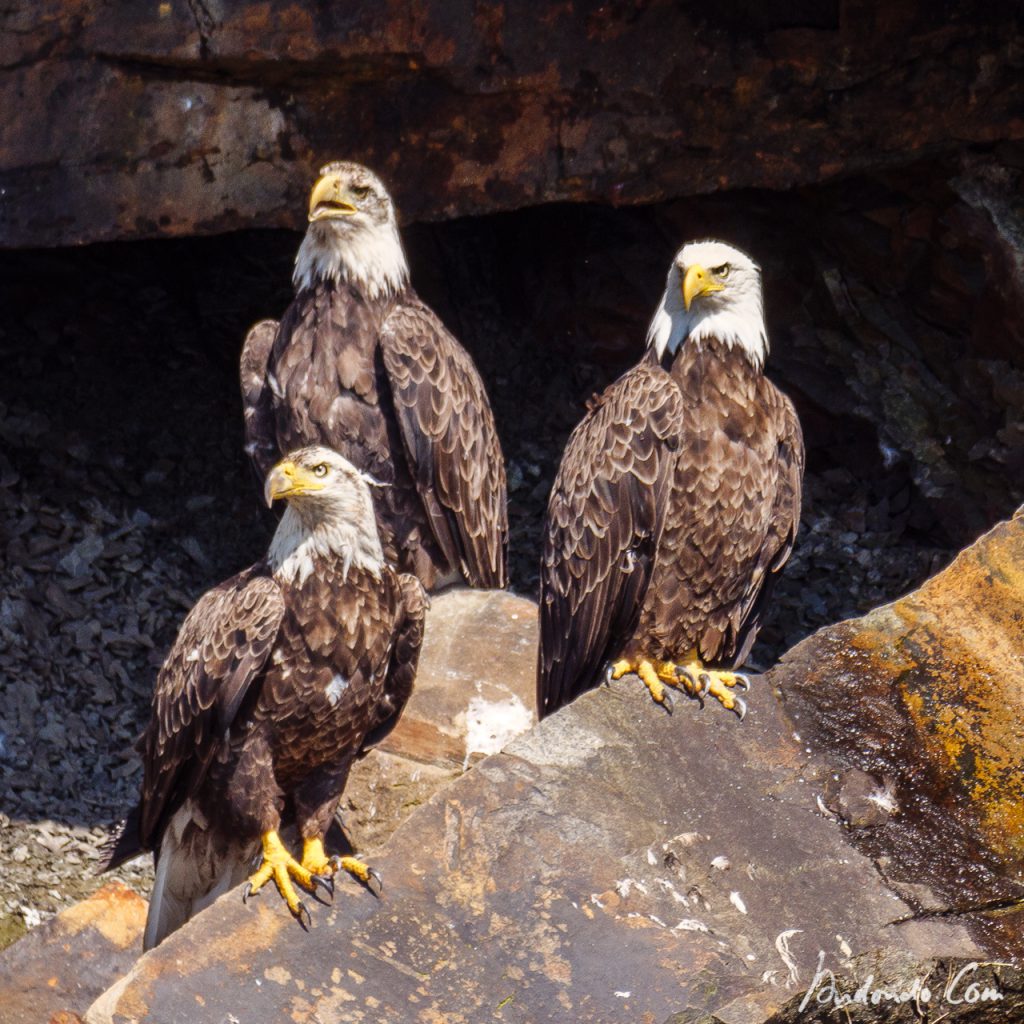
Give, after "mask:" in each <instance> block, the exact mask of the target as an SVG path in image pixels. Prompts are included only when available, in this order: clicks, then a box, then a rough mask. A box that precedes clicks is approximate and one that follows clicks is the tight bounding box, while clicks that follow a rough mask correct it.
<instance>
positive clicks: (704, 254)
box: [537, 241, 804, 717]
mask: <svg viewBox="0 0 1024 1024" xmlns="http://www.w3.org/2000/svg"><path fill="white" fill-rule="evenodd" d="M647 343H648V349H647V352H646V354H645V356H644V358H643V359H642V360H641V361H640V362H639V363H638V364H637V365H636V366H634V367H633V369H631V370H629V371H628V372H627V373H626V374H624V375H623V376H622V377H620V378H619V380H617V381H616V382H615V383H614V384H612V385H611V386H610V387H608V388H607V389H606V390H605V392H604V394H603V395H601V397H600V399H599V400H598V401H597V403H596V405H595V407H594V408H593V409H591V411H590V412H589V413H588V414H587V416H586V417H585V418H584V420H583V422H582V423H580V424H579V426H578V427H577V428H576V430H575V431H574V432H573V434H572V437H571V438H570V439H569V443H568V446H567V448H566V451H565V454H564V456H563V458H562V464H561V466H560V468H559V470H558V476H557V477H556V479H555V483H554V487H553V489H552V492H551V498H550V501H549V503H548V510H547V517H546V520H545V533H544V551H543V556H542V559H541V602H540V650H539V657H538V672H537V706H538V711H539V713H540V715H541V716H544V715H546V714H549V713H550V712H552V711H554V710H555V709H556V708H558V707H560V706H561V705H563V704H565V703H567V702H568V701H570V700H572V699H573V698H574V697H576V696H577V695H578V694H580V693H581V692H582V691H584V690H587V689H589V688H591V687H592V686H594V685H595V683H596V682H598V680H599V677H600V675H601V672H602V668H604V670H605V672H606V673H607V674H608V675H609V676H610V677H611V678H615V679H618V678H619V677H621V676H622V675H625V674H626V673H629V672H633V673H636V674H637V675H638V676H639V677H640V679H641V680H642V681H643V682H644V683H645V684H646V686H647V688H648V689H649V690H650V693H651V696H652V697H653V698H654V699H655V700H656V701H658V702H659V703H661V704H662V705H663V706H665V707H666V708H667V709H671V702H670V701H669V699H668V694H667V693H666V692H665V685H666V684H667V685H668V686H673V687H681V688H682V689H683V690H684V691H685V692H687V693H689V694H690V695H692V696H695V697H698V698H703V697H704V696H705V695H706V694H707V693H709V692H710V693H711V694H712V695H713V696H714V697H716V698H717V699H718V700H719V701H720V702H721V703H722V704H723V705H724V706H725V707H727V708H730V709H733V710H735V711H736V712H737V713H738V714H739V715H740V717H742V716H743V713H744V711H745V709H746V708H745V705H744V703H743V701H742V699H741V698H740V697H739V696H737V695H735V694H734V693H733V692H732V688H733V687H735V686H736V685H737V684H739V685H741V686H743V687H744V688H746V687H747V686H748V685H749V684H748V683H747V680H746V678H745V677H743V676H742V675H740V674H738V673H736V672H734V671H732V670H733V669H734V668H736V667H737V666H740V665H742V664H743V662H744V660H745V659H746V657H747V655H748V653H749V652H750V648H751V646H752V645H753V643H754V639H755V637H756V635H757V631H758V628H759V625H760V621H761V616H762V613H763V611H764V607H765V603H766V601H767V598H768V595H769V591H770V590H771V586H772V582H773V580H774V578H775V577H776V575H777V574H778V572H779V570H780V569H781V568H782V566H783V565H784V564H785V562H786V559H787V558H788V557H789V554H790V551H791V550H792V547H793V541H794V538H795V536H796V531H797V526H798V524H799V521H800V485H801V479H802V476H803V465H804V445H803V436H802V434H801V432H800V423H799V421H798V419H797V416H796V413H795V411H794V409H793V406H792V403H791V402H790V401H789V399H788V398H787V397H786V396H785V395H783V394H782V393H781V392H780V391H779V390H778V389H777V388H776V387H775V386H774V385H773V384H772V383H771V382H770V381H769V380H768V379H767V378H766V377H765V376H764V361H765V356H766V354H767V352H768V340H767V335H766V332H765V325H764V314H763V310H762V303H761V272H760V268H759V267H758V266H757V265H756V264H755V263H754V262H753V261H752V260H751V259H750V258H749V257H748V256H746V255H745V254H744V253H742V252H740V251H738V250H737V249H734V248H732V246H729V245H726V244H724V243H722V242H711V241H708V242H691V243H690V244H689V245H686V246H684V247H683V248H682V249H681V250H680V251H679V253H678V254H677V255H676V258H675V260H674V261H673V263H672V266H671V268H670V269H669V273H668V285H667V287H666V288H665V294H664V297H663V298H662V301H661V305H660V306H659V307H658V309H657V312H656V313H655V314H654V319H653V321H652V322H651V326H650V329H649V331H648V334H647Z"/></svg>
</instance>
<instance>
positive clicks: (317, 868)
mask: <svg viewBox="0 0 1024 1024" xmlns="http://www.w3.org/2000/svg"><path fill="white" fill-rule="evenodd" d="M302 866H303V867H304V868H305V869H306V870H307V871H308V872H309V873H310V874H311V875H333V874H334V872H335V870H336V865H335V863H334V862H333V861H332V860H331V859H330V858H329V857H328V856H327V854H326V853H324V844H323V840H322V839H319V838H318V839H304V840H303V842H302Z"/></svg>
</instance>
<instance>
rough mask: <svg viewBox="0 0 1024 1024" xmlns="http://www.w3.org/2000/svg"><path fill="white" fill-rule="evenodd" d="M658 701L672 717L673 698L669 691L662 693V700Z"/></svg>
mask: <svg viewBox="0 0 1024 1024" xmlns="http://www.w3.org/2000/svg"><path fill="white" fill-rule="evenodd" d="M658 703H659V704H660V705H661V706H662V707H663V708H664V709H665V713H666V714H667V715H668V716H669V718H671V717H672V698H671V697H670V696H669V695H668V694H667V693H663V694H662V695H661V700H660V701H658Z"/></svg>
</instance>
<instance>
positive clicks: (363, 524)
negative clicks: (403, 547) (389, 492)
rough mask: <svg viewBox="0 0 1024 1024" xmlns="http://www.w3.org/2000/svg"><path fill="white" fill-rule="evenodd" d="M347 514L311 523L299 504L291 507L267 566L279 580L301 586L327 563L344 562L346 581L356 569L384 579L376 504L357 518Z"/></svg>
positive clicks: (286, 513) (326, 517)
mask: <svg viewBox="0 0 1024 1024" xmlns="http://www.w3.org/2000/svg"><path fill="white" fill-rule="evenodd" d="M367 502H369V499H367ZM346 511H348V512H349V514H345V513H344V512H341V513H340V514H337V515H332V516H325V517H323V518H320V519H318V520H317V521H316V522H315V523H310V522H308V521H307V519H306V517H304V516H303V515H301V514H300V513H299V511H298V510H297V509H296V507H295V505H289V506H288V508H287V509H285V513H284V515H283V516H282V517H281V522H280V523H279V524H278V527H277V530H276V532H275V533H274V538H273V540H272V541H271V542H270V549H269V551H268V552H267V564H268V565H269V567H270V571H271V573H273V575H274V577H275V579H278V580H281V581H283V582H285V583H288V584H291V585H293V586H299V587H301V586H302V585H303V584H304V583H305V582H306V580H308V579H309V577H310V576H312V575H313V574H314V573H315V572H316V571H317V568H318V565H320V564H324V563H326V562H333V563H340V567H341V568H340V571H341V578H342V581H344V580H346V579H347V578H348V574H349V572H350V571H352V570H361V571H364V572H367V573H369V574H370V575H371V576H373V577H374V579H380V576H381V570H382V568H383V566H384V552H383V550H382V548H381V544H380V536H379V534H378V533H377V527H376V523H375V520H374V516H373V507H372V504H371V505H369V508H368V509H360V510H358V511H359V513H360V514H357V515H352V514H351V511H352V510H346ZM367 512H368V513H369V519H368V520H367Z"/></svg>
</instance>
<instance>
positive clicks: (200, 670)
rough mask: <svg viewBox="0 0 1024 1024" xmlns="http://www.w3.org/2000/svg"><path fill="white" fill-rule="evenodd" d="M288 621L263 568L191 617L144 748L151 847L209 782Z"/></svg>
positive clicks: (159, 692)
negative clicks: (215, 760) (228, 734)
mask: <svg viewBox="0 0 1024 1024" xmlns="http://www.w3.org/2000/svg"><path fill="white" fill-rule="evenodd" d="M283 616H284V598H283V596H282V594H281V591H280V589H279V588H278V586H277V584H276V583H275V582H274V580H273V579H272V578H271V577H270V576H268V575H266V574H265V573H264V572H263V571H262V570H261V569H259V568H257V567H254V568H252V569H249V570H246V571H245V572H243V573H239V574H238V575H237V576H234V577H232V578H231V579H230V580H227V581H225V582H224V583H222V584H220V585H219V586H217V587H214V588H213V589H212V590H210V591H207V593H206V594H204V595H203V596H202V597H201V598H200V599H199V600H198V601H197V602H196V604H195V607H193V609H192V610H191V611H190V612H189V614H188V615H187V616H186V618H185V621H184V622H183V623H182V626H181V629H180V630H179V632H178V637H177V639H176V640H175V642H174V646H173V647H172V648H171V651H170V653H169V654H168V655H167V659H166V660H165V661H164V664H163V667H162V668H161V670H160V672H159V674H158V676H157V680H156V687H155V689H154V693H153V708H152V715H151V718H150V722H149V726H148V727H147V729H146V732H145V733H144V734H143V737H142V741H141V744H140V749H141V752H142V760H143V769H144V776H143V783H142V798H141V801H140V820H139V831H140V836H141V839H142V845H143V847H144V848H147V849H149V848H152V847H153V846H154V845H155V842H156V840H157V838H158V836H159V833H160V832H161V830H162V828H163V823H164V822H165V821H166V820H167V817H168V815H170V814H172V813H173V812H174V810H175V809H176V808H177V806H178V805H179V804H180V803H181V801H182V800H184V799H185V798H186V797H187V796H188V795H189V794H190V793H191V792H193V791H194V790H195V788H196V787H197V786H198V785H199V784H200V783H201V782H202V779H203V777H204V776H205V774H206V769H207V768H208V766H209V764H210V762H211V760H212V759H213V757H214V756H216V753H217V751H218V749H219V748H220V746H221V743H222V742H223V741H224V739H225V734H226V732H227V730H228V729H230V727H231V725H232V723H233V722H234V720H235V716H236V715H237V713H238V709H239V707H240V706H241V703H242V701H243V699H244V698H245V695H246V693H247V691H248V689H249V687H250V686H251V685H252V683H253V681H254V680H255V679H256V678H257V677H258V675H259V673H260V672H261V670H262V669H263V666H264V664H265V663H266V660H267V658H268V656H269V654H270V651H271V648H272V646H273V644H274V640H275V639H276V637H277V633H278V629H279V628H280V625H281V619H282V618H283Z"/></svg>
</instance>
